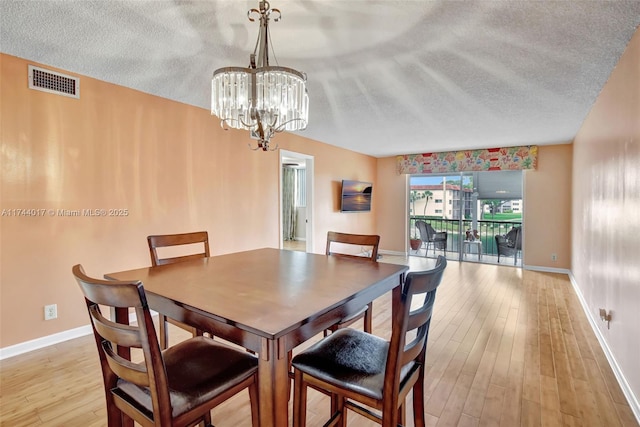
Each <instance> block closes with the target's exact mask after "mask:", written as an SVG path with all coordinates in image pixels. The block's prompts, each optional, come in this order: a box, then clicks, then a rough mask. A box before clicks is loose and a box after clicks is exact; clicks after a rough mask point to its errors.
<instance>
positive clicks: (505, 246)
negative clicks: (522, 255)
mask: <svg viewBox="0 0 640 427" xmlns="http://www.w3.org/2000/svg"><path fill="white" fill-rule="evenodd" d="M496 245H497V247H498V262H500V256H513V265H516V264H517V263H518V252H520V251H521V250H522V227H513V228H511V230H509V232H508V233H507V234H505V235H504V236H502V235H496Z"/></svg>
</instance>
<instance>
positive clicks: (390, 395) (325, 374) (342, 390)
mask: <svg viewBox="0 0 640 427" xmlns="http://www.w3.org/2000/svg"><path fill="white" fill-rule="evenodd" d="M446 265H447V261H446V259H445V258H444V257H443V256H438V259H437V261H436V266H435V268H433V269H432V270H428V271H424V272H410V273H408V274H407V276H406V278H405V281H404V285H403V287H402V290H401V292H397V291H394V294H393V315H392V332H391V341H386V340H383V339H381V338H379V337H376V336H374V335H371V334H368V333H366V332H362V331H360V330H357V329H352V328H346V329H341V330H339V331H336V332H334V333H332V334H331V335H329V336H328V337H325V338H323V339H322V340H321V341H319V342H318V343H316V344H315V345H313V346H311V347H310V348H308V349H307V350H305V351H303V352H302V353H300V354H298V355H297V356H295V357H294V358H293V361H292V364H293V367H294V395H293V426H294V427H301V426H304V425H305V424H306V400H307V386H311V387H313V388H315V389H319V390H324V392H325V393H330V394H331V413H332V414H331V418H330V420H329V422H327V423H326V424H325V425H338V426H341V427H345V426H346V425H347V419H346V418H347V416H346V415H347V414H346V410H347V409H350V410H353V411H355V412H356V413H358V414H360V415H362V416H364V417H366V418H369V419H371V420H373V421H377V422H379V423H380V424H382V426H383V427H396V426H397V425H398V424H402V425H406V415H405V400H406V397H407V395H408V393H409V392H410V391H411V390H413V417H414V426H415V427H424V425H425V420H424V370H425V359H426V349H427V338H428V336H429V325H430V323H431V314H432V312H433V303H434V301H435V296H436V290H437V288H438V286H439V284H440V282H441V280H442V275H443V272H444V269H445V267H446ZM412 303H413V304H414V305H413V309H412ZM418 303H419V306H418ZM369 408H373V409H376V410H378V411H381V415H378V414H376V413H374V412H373V411H371V410H370V409H369Z"/></svg>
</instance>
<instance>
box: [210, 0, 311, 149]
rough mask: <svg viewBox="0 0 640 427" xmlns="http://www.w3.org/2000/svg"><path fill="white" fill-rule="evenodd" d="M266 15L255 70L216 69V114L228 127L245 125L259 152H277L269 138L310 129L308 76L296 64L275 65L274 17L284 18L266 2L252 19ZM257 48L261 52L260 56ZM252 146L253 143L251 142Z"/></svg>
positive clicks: (251, 67)
mask: <svg viewBox="0 0 640 427" xmlns="http://www.w3.org/2000/svg"><path fill="white" fill-rule="evenodd" d="M255 14H257V15H259V18H260V31H259V33H258V40H257V42H256V47H255V49H254V51H253V53H252V54H251V55H249V68H242V67H225V68H220V69H218V70H216V71H214V73H213V79H212V80H211V114H215V115H216V116H218V117H219V118H220V125H221V126H222V127H223V128H224V129H225V130H226V129H228V128H229V127H232V128H234V129H245V130H249V131H250V132H251V138H253V139H257V140H258V146H257V147H256V148H253V150H259V149H262V150H263V151H273V150H275V149H277V148H278V147H277V146H276V147H275V148H270V147H269V142H270V140H271V137H272V136H273V135H274V134H275V133H276V132H282V131H285V130H287V131H296V130H304V129H306V127H307V122H308V119H309V96H308V94H307V87H306V81H307V76H306V74H304V73H302V72H300V71H296V70H294V69H292V68H287V67H280V66H270V65H269V20H270V19H271V18H272V17H273V20H274V21H275V22H278V21H279V20H280V17H281V13H280V10H278V9H271V8H270V5H269V2H267V1H265V0H261V1H260V10H258V9H251V10H249V11H248V12H247V17H248V18H249V21H251V22H255V20H256V19H255V18H254V16H255ZM256 52H257V54H256ZM250 146H251V145H250Z"/></svg>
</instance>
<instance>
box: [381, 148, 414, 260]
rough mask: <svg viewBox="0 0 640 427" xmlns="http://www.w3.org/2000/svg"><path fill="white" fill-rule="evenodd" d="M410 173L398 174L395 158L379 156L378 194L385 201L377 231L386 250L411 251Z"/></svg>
mask: <svg viewBox="0 0 640 427" xmlns="http://www.w3.org/2000/svg"><path fill="white" fill-rule="evenodd" d="M408 176H409V175H400V174H398V172H397V167H396V158H395V157H386V158H383V159H378V188H379V189H380V192H379V196H380V198H381V199H383V200H384V204H383V205H382V206H378V211H377V212H378V232H379V233H380V248H381V249H383V250H385V251H391V252H398V253H403V254H404V253H408V245H409V243H408V237H409V231H408V230H407V222H408V221H407V218H408V215H409V213H408V212H409V211H408V208H409V200H408V198H407V194H408V191H407V182H408Z"/></svg>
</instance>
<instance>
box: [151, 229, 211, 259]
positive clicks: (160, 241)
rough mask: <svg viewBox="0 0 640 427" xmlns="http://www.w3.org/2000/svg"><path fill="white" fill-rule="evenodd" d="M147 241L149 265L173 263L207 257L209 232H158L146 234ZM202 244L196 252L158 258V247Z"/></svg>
mask: <svg viewBox="0 0 640 427" xmlns="http://www.w3.org/2000/svg"><path fill="white" fill-rule="evenodd" d="M147 242H148V243H149V254H150V255H151V265H153V266H154V267H155V266H156V265H164V264H173V263H176V262H182V261H189V260H192V259H198V258H208V257H209V234H208V233H207V232H206V231H196V232H193V233H182V234H160V235H155V236H148V237H147ZM197 243H202V244H204V249H203V251H202V252H198V253H195V254H190V255H181V256H176V257H170V258H160V257H159V256H158V250H157V249H158V248H164V247H169V246H180V245H190V244H197Z"/></svg>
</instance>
